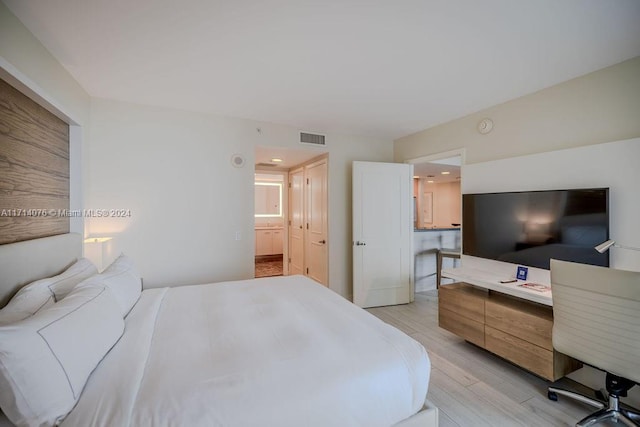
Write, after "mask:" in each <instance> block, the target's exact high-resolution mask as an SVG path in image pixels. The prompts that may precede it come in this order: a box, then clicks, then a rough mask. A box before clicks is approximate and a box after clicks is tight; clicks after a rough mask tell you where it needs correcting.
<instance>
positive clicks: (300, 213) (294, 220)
mask: <svg viewBox="0 0 640 427" xmlns="http://www.w3.org/2000/svg"><path fill="white" fill-rule="evenodd" d="M289 274H290V275H293V274H304V169H302V168H300V169H296V170H294V171H292V172H289Z"/></svg>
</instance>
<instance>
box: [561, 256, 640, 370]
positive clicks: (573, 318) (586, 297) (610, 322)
mask: <svg viewBox="0 0 640 427" xmlns="http://www.w3.org/2000/svg"><path fill="white" fill-rule="evenodd" d="M551 292H552V295H553V347H554V348H555V349H556V350H558V351H559V352H561V353H564V354H566V355H568V356H571V357H574V358H576V359H578V360H580V361H582V362H584V363H586V364H588V365H591V366H593V367H596V368H599V369H602V370H604V371H607V372H610V373H612V374H614V375H618V376H620V377H624V378H627V379H630V380H632V381H634V382H640V272H635V271H624V270H615V269H612V268H606V267H597V266H593V265H587V264H578V263H573V262H566V261H558V260H555V259H552V260H551Z"/></svg>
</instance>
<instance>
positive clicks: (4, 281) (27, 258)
mask: <svg viewBox="0 0 640 427" xmlns="http://www.w3.org/2000/svg"><path fill="white" fill-rule="evenodd" d="M80 257H82V236H81V235H80V234H78V233H67V234H60V235H57V236H50V237H42V238H39V239H33V240H25V241H23V242H17V243H9V244H6V245H0V271H1V272H2V275H1V276H0V307H4V306H5V305H6V304H7V302H9V300H10V299H11V297H12V296H13V295H14V294H15V293H16V292H17V291H18V289H20V287H22V286H24V285H26V284H27V283H30V282H33V281H34V280H38V279H42V278H43V277H51V276H55V275H56V274H60V273H62V272H63V271H64V270H65V269H66V268H67V267H69V266H70V265H71V264H73V263H74V262H75V261H76V260H77V259H78V258H80Z"/></svg>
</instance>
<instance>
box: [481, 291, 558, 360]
mask: <svg viewBox="0 0 640 427" xmlns="http://www.w3.org/2000/svg"><path fill="white" fill-rule="evenodd" d="M485 323H486V325H487V326H491V327H492V328H494V329H498V330H500V331H502V332H506V333H508V334H509V335H513V336H516V337H519V338H521V339H523V340H525V341H528V342H530V343H533V344H535V345H537V346H539V347H542V348H545V349H547V350H549V351H552V350H553V345H552V343H551V329H552V328H553V313H552V309H551V307H539V306H536V305H533V304H531V303H522V302H521V301H518V300H514V299H512V298H506V297H500V296H495V295H491V297H490V298H489V299H487V301H486V303H485Z"/></svg>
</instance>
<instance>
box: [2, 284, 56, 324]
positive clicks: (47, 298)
mask: <svg viewBox="0 0 640 427" xmlns="http://www.w3.org/2000/svg"><path fill="white" fill-rule="evenodd" d="M44 280H47V279H44ZM54 302H55V297H54V296H53V292H51V289H49V286H48V283H47V282H43V281H42V280H38V281H36V282H33V283H30V284H28V285H26V286H24V287H23V288H22V289H20V290H19V291H18V293H17V294H16V295H15V296H14V297H13V298H11V301H9V303H8V304H7V305H6V306H4V308H3V309H2V310H0V326H1V325H6V324H9V323H14V322H18V321H20V320H22V319H26V318H27V317H29V316H33V315H34V314H35V313H36V312H38V310H41V309H43V308H46V307H49V306H50V305H52V304H53V303H54Z"/></svg>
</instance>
